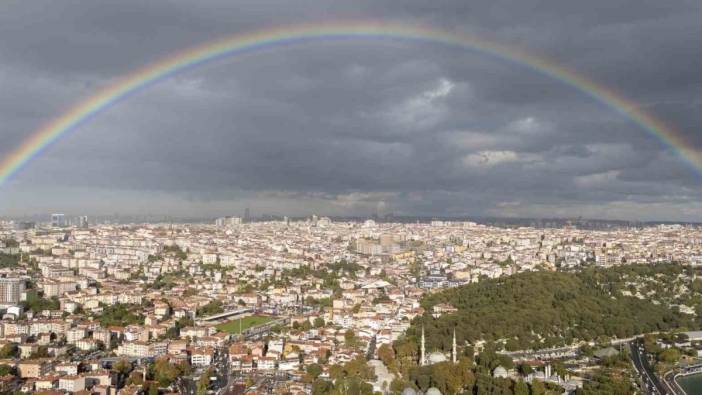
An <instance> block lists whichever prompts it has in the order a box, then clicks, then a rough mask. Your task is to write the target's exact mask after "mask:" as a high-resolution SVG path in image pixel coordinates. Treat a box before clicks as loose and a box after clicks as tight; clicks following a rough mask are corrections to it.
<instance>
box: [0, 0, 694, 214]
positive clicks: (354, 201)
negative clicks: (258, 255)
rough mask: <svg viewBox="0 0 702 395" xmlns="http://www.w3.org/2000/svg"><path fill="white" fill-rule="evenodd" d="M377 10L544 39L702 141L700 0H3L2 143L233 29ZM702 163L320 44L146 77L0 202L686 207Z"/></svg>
mask: <svg viewBox="0 0 702 395" xmlns="http://www.w3.org/2000/svg"><path fill="white" fill-rule="evenodd" d="M369 18H370V19H376V20H378V19H379V20H388V21H394V22H404V23H408V24H421V25H428V26H432V27H436V28H441V29H445V30H455V31H465V32H469V33H471V34H475V35H477V36H481V37H485V38H488V39H491V40H495V41H498V42H501V43H504V44H507V45H512V46H516V47H519V48H521V49H522V50H524V51H526V52H531V53H538V54H544V55H545V56H547V57H548V58H550V59H552V60H554V61H555V62H557V63H559V64H562V65H565V66H567V67H568V68H570V69H572V70H576V71H578V72H580V73H582V74H584V75H586V76H588V77H589V78H591V79H593V80H595V81H597V82H599V83H600V84H602V85H605V86H608V87H610V88H612V89H614V90H615V91H618V92H620V93H621V94H622V95H624V96H626V97H629V98H631V99H633V100H634V101H636V102H637V103H638V104H639V105H640V106H641V108H643V109H645V110H646V111H648V112H650V113H652V114H655V116H657V117H658V118H659V119H661V120H662V121H664V122H665V123H667V124H669V125H671V126H674V127H675V128H677V129H679V130H680V131H681V132H682V133H683V134H684V135H685V136H687V140H688V142H689V144H690V145H692V146H696V147H697V148H700V149H702V133H701V132H700V129H699V126H700V125H702V23H700V21H702V2H700V1H699V0H690V1H675V0H666V1H661V0H650V1H649V0H632V1H615V0H596V1H577V2H571V1H562V0H549V1H531V0H519V1H517V0H512V1H500V0H497V1H496V0H485V1H475V0H471V1H466V0H456V1H449V0H432V1H427V0H406V1H396V0H393V1H383V0H353V1H349V0H343V1H330V0H318V1H317V0H314V1H313V0H296V1H289V0H284V1H267V0H250V1H232V0H226V1H225V0H222V1H190V0H187V1H186V0H184V1H156V0H150V1H148V2H145V1H142V0H121V1H112V2H102V1H101V2H96V1H89V2H86V1H71V0H62V1H55V0H46V1H40V0H31V1H26V0H17V1H10V0H8V1H5V2H3V6H2V12H0V156H2V155H6V154H7V153H8V152H11V151H12V150H13V149H15V148H16V147H17V146H18V145H19V144H20V143H21V142H22V141H23V139H25V138H26V137H27V136H29V135H30V134H31V133H32V131H34V130H36V129H37V128H38V127H40V126H41V125H42V124H43V123H45V122H47V121H49V120H51V119H52V118H54V117H56V116H58V115H60V114H61V113H62V111H64V110H66V109H68V108H70V107H71V106H72V105H73V104H75V103H77V102H79V101H81V100H82V99H85V98H87V97H90V96H91V95H92V94H94V93H95V92H96V90H97V89H99V88H100V87H102V86H105V85H107V84H109V82H110V81H112V80H114V79H116V78H118V77H119V76H122V75H125V74H128V73H130V72H131V71H133V70H135V69H137V68H139V67H142V66H144V65H147V64H149V63H150V62H153V61H156V60H158V59H160V58H161V57H163V56H166V55H169V54H172V53H175V52H178V51H180V50H182V49H185V48H188V47H191V46H193V45H197V44H200V43H203V42H207V41H208V40H212V39H216V38H219V37H222V36H227V35H232V34H235V33H238V32H241V33H243V32H248V31H251V30H258V29H264V28H267V27H275V26H279V25H288V24H294V23H302V22H315V21H319V22H324V21H329V20H333V19H334V20H335V19H341V20H344V19H350V20H356V19H369ZM701 197H702V177H700V176H699V174H697V172H696V171H695V170H693V169H691V168H690V167H689V165H686V164H685V162H684V161H683V160H681V159H680V158H679V157H678V156H677V154H676V153H675V152H673V151H671V150H670V149H669V148H667V147H666V146H664V145H663V144H662V143H661V142H660V141H658V140H657V139H656V138H655V137H653V136H651V135H650V134H648V133H647V132H646V131H645V130H643V129H642V128H641V127H640V126H638V125H636V124H634V123H633V122H631V121H630V120H628V119H626V118H625V117H624V116H623V115H622V114H621V113H619V112H617V111H614V110H613V109H611V108H608V107H606V106H604V105H603V104H601V103H598V102H596V101H594V100H593V99H591V98H590V97H587V96H585V95H583V94H582V93H580V92H578V91H576V90H574V89H573V88H571V87H569V86H565V85H563V84H562V83H560V82H557V81H554V80H551V79H549V78H547V77H545V76H543V75H540V74H537V73H535V72H533V71H532V70H530V69H528V68H526V67H523V66H519V65H516V64H512V63H506V62H504V61H501V60H498V59H495V58H491V57H489V56H486V55H484V54H480V53H476V52H466V51H462V50H458V49H456V48H449V47H443V46H441V45H436V44H427V43H416V42H414V43H413V42H387V41H377V40H376V41H368V40H365V41H364V40H358V41H355V40H354V41H343V42H340V41H327V42H324V41H318V42H315V43H308V44H305V45H303V46H289V47H278V48H276V49H274V50H267V51H261V52H258V53H255V54H249V55H246V56H242V57H231V58H228V59H224V60H222V61H218V62H216V63H211V64H208V65H206V66H204V67H200V68H196V69H192V70H189V71H187V72H185V73H181V74H179V75H177V76H175V77H173V78H171V79H168V80H165V81H163V82H161V83H159V84H157V85H154V86H153V87H151V88H149V89H148V90H145V91H143V92H141V93H139V94H138V95H135V96H133V97H132V98H130V99H129V100H126V101H124V102H121V103H120V104H118V105H117V106H115V107H113V108H111V109H109V111H107V112H104V113H102V114H101V115H99V116H98V117H96V118H94V119H93V120H91V121H90V122H89V123H86V124H84V125H83V126H81V127H80V128H79V129H77V130H75V131H74V132H73V133H71V134H70V136H68V137H66V138H63V139H62V140H60V141H59V142H58V143H57V144H55V145H54V146H52V147H51V148H50V149H49V150H47V151H46V152H45V153H44V154H43V155H42V156H41V157H39V158H38V159H36V160H34V161H33V162H31V163H30V164H29V166H27V167H26V168H25V169H24V170H23V171H22V172H21V173H19V174H18V176H17V177H15V178H14V179H13V180H12V181H11V182H9V183H7V184H6V185H4V186H2V187H0V215H6V216H19V215H27V214H38V213H50V212H54V211H58V212H66V213H70V214H76V215H77V214H88V215H96V214H111V213H122V214H154V215H171V216H188V217H193V216H219V215H225V214H234V215H241V214H242V212H243V208H244V207H250V208H251V210H252V212H253V213H254V214H260V213H271V214H281V215H286V214H287V215H303V214H312V213H317V214H328V215H371V214H373V213H374V212H376V211H378V212H380V213H381V214H384V213H391V212H392V213H395V214H404V215H426V216H532V217H576V216H584V217H589V218H604V219H608V218H609V219H643V220H686V221H687V220H694V221H700V220H702V203H700V198H701Z"/></svg>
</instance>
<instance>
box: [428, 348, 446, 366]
mask: <svg viewBox="0 0 702 395" xmlns="http://www.w3.org/2000/svg"><path fill="white" fill-rule="evenodd" d="M439 362H446V355H444V354H443V353H440V352H438V351H437V352H433V353H431V354H429V363H430V364H432V365H433V364H435V363H439Z"/></svg>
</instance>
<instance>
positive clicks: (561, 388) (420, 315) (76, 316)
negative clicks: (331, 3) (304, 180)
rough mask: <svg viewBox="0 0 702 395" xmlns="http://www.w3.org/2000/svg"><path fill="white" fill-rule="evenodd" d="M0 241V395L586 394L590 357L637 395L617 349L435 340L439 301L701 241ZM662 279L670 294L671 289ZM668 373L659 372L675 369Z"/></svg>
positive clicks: (227, 222)
mask: <svg viewBox="0 0 702 395" xmlns="http://www.w3.org/2000/svg"><path fill="white" fill-rule="evenodd" d="M0 240H3V241H2V242H1V244H0V251H1V253H2V255H0V256H1V257H2V261H1V262H2V265H1V266H2V269H1V271H2V278H0V303H1V304H2V306H3V311H4V314H3V316H2V321H1V324H0V335H1V336H2V340H1V343H0V358H2V359H1V360H0V373H4V376H2V377H0V386H2V388H3V391H4V392H24V393H30V392H31V393H34V392H44V393H81V394H83V393H86V394H87V393H93V394H115V393H120V394H136V393H149V394H155V393H184V394H185V393H188V394H189V393H202V394H204V393H208V391H211V392H212V393H214V392H216V393H222V394H224V393H232V394H233V393H294V394H297V393H330V392H334V391H337V392H338V390H339V387H338V386H339V385H340V384H339V383H343V385H345V386H352V387H353V388H355V390H354V391H356V392H353V393H372V392H381V393H400V392H402V391H405V390H407V391H415V392H414V393H416V392H417V391H420V392H421V391H424V392H426V394H429V393H434V392H430V391H431V390H432V389H433V390H436V391H439V392H442V391H443V392H449V393H459V392H462V391H463V390H461V388H463V389H467V388H473V387H474V386H475V388H493V390H495V391H497V390H496V388H502V389H500V391H503V392H481V393H515V394H521V393H524V392H520V391H523V390H524V388H526V391H527V392H526V393H534V394H536V393H540V392H539V391H540V388H542V387H543V391H544V392H541V393H563V392H569V393H570V392H576V391H581V392H582V393H588V392H583V391H587V386H588V385H590V384H587V383H588V382H590V381H593V379H591V378H588V375H589V374H590V371H591V370H592V369H597V366H599V365H598V364H599V363H601V361H602V360H605V359H606V360H608V361H609V362H607V363H608V365H607V368H608V369H610V368H612V367H617V366H618V367H619V368H620V369H621V372H623V373H622V374H623V375H625V376H627V377H625V380H624V382H625V383H624V384H621V383H619V384H621V385H626V386H629V387H626V388H630V386H633V385H641V386H644V388H645V386H646V383H645V382H639V381H640V380H637V379H636V377H635V376H636V372H635V371H633V370H632V369H631V367H630V366H629V365H628V364H627V362H626V361H628V357H626V356H625V355H624V354H623V353H622V351H621V346H618V345H619V344H623V343H622V342H623V341H630V340H631V339H617V338H616V336H605V337H606V338H605V337H603V336H602V335H593V336H591V337H592V338H588V339H584V338H581V339H579V338H572V337H570V340H569V341H567V342H564V343H563V344H546V343H545V339H546V338H542V340H541V341H542V345H543V347H541V346H538V347H537V346H530V347H529V348H528V349H518V347H517V346H515V344H517V345H518V346H519V345H523V344H524V343H522V344H519V343H514V342H512V343H513V344H511V345H510V341H502V340H501V339H499V338H498V337H495V336H492V335H491V336H488V335H486V334H485V333H477V334H476V333H472V334H471V335H470V336H472V337H468V336H467V335H466V333H467V332H466V331H465V330H464V328H465V326H466V325H470V323H469V324H464V323H462V321H461V323H460V324H451V325H454V326H453V327H450V328H449V329H445V330H444V331H443V332H440V333H443V335H441V334H439V332H437V328H439V327H440V325H443V324H442V323H444V322H446V321H445V320H446V319H448V320H449V321H450V322H454V321H452V320H453V318H452V317H462V315H461V314H466V312H465V310H463V309H465V308H469V307H465V306H462V305H461V303H463V302H457V303H453V302H450V300H451V299H450V298H444V299H441V298H442V296H441V295H443V294H444V293H445V292H446V291H447V290H450V289H454V288H456V289H457V287H459V288H460V287H465V286H468V285H470V284H476V283H477V284H487V285H488V286H489V284H490V282H491V281H492V282H494V281H498V280H499V279H501V278H504V277H506V276H519V275H520V274H521V273H526V272H563V273H569V272H578V271H579V270H580V269H582V268H586V267H587V268H595V269H598V268H608V267H623V266H624V265H645V266H652V265H653V266H655V265H659V264H664V263H672V265H673V266H674V267H677V268H693V269H691V270H695V269H694V267H696V266H698V265H700V264H701V263H702V230H701V229H699V228H697V227H692V226H682V225H658V226H648V227H637V228H622V227H618V228H612V229H609V230H583V229H578V228H576V227H573V226H565V227H561V228H532V227H497V226H489V225H480V224H477V223H472V222H449V221H447V222H444V221H432V222H430V223H415V224H400V223H376V222H375V221H374V220H366V221H364V222H334V221H332V220H330V219H329V218H326V217H322V218H317V217H316V216H315V217H312V218H308V219H305V220H298V221H290V220H287V219H286V220H284V221H268V222H247V221H243V220H242V219H240V218H231V217H227V218H220V219H218V220H217V221H216V222H215V224H212V225H210V224H141V225H122V224H95V225H89V224H88V221H87V218H81V219H80V220H79V221H75V223H73V224H69V223H68V221H66V220H65V219H64V218H63V216H58V215H55V216H54V217H53V218H52V223H48V224H38V225H37V224H27V223H16V222H3V223H2V227H1V228H0ZM666 270H668V269H666ZM675 270H678V269H675ZM675 270H674V273H673V274H675V275H671V276H672V277H670V278H671V280H670V281H674V279H676V278H682V277H680V276H681V275H682V272H678V271H675ZM680 270H683V269H680ZM666 273H669V271H662V272H661V274H660V275H667V274H666ZM671 273H672V272H671ZM564 275H567V274H564ZM620 275H621V276H624V274H621V273H620ZM626 275H627V276H633V274H631V273H630V274H626ZM656 276H658V275H656ZM676 276H677V277H676ZM515 278H519V277H515ZM628 278H630V281H629V283H628V284H629V285H628V286H627V288H626V289H625V290H621V291H618V292H619V293H618V295H623V294H626V296H625V297H626V298H632V299H635V298H637V297H638V298H639V299H640V300H643V299H647V298H648V297H649V296H647V294H646V293H645V292H647V290H646V289H644V288H643V286H644V285H645V283H644V282H642V281H639V280H636V277H628ZM659 278H660V276H659ZM686 278H687V277H686ZM690 278H692V277H690ZM566 280H567V279H566ZM693 280H694V278H693ZM529 281H532V280H529ZM534 281H536V280H534ZM549 281H552V283H553V281H555V280H553V279H551V280H549ZM547 284H548V283H547ZM670 284H672V282H671V283H670ZM681 286H684V287H686V288H693V287H695V286H697V283H696V282H694V281H693V282H690V283H684V284H683V285H681ZM547 287H548V286H547ZM461 289H462V288H461ZM681 294H684V292H681ZM432 295H434V296H436V297H433V296H432ZM476 295H477V294H476ZM661 295H662V294H661ZM430 296H432V297H430ZM427 297H430V298H429V299H427ZM530 297H531V296H530ZM437 298H438V299H437ZM425 300H427V302H426V303H425V302H424V301H425ZM476 300H477V299H476ZM697 302H698V301H697V300H696V299H695V298H690V299H689V300H687V299H686V300H683V301H681V300H678V299H675V300H673V299H670V300H663V301H662V303H663V304H668V305H670V306H669V307H671V308H672V307H673V304H674V305H675V306H674V307H675V310H674V311H675V314H678V315H680V317H682V318H680V320H681V321H680V322H683V321H682V320H684V319H687V318H685V317H688V318H689V319H690V320H692V321H690V322H693V321H694V317H695V316H696V315H697V314H700V312H702V305H696V304H695V303H697ZM427 303H429V304H427ZM476 303H477V302H476ZM657 303H660V302H657ZM686 303H687V304H686ZM454 304H455V305H454ZM666 308H668V306H666ZM664 313H665V312H664ZM465 319H466V320H467V322H470V320H471V316H470V313H468V316H467V318H465ZM667 322H672V321H670V320H668V321H667ZM676 322H677V321H676ZM685 322H688V321H685ZM420 323H421V324H420ZM418 325H421V329H420V326H418ZM425 325H426V326H427V331H428V332H427V333H428V334H431V335H432V336H433V337H432V338H430V339H428V340H427V339H426V338H425V329H424V326H425ZM681 325H682V324H681ZM692 325H694V324H692ZM671 326H672V325H671ZM475 327H476V328H477V327H478V325H475ZM667 329H675V328H673V327H671V328H667ZM420 331H421V332H420ZM652 332H653V331H652ZM457 333H458V336H457ZM536 335H539V334H538V333H537V334H536ZM544 335H545V334H544ZM630 335H643V333H635V334H632V333H627V336H629V337H630ZM437 336H438V337H437ZM442 336H443V337H442ZM457 338H458V340H457ZM515 339H516V340H519V339H518V338H515ZM507 340H509V339H507ZM693 340H694V339H693ZM522 341H523V339H522ZM647 341H649V342H652V344H655V343H656V342H658V343H659V347H663V348H666V346H665V344H675V343H676V342H672V343H671V342H668V343H666V342H665V339H656V338H654V339H648V340H647ZM603 342H604V343H603ZM685 342H687V344H686V345H685V344H683V345H679V346H677V347H678V348H676V350H678V349H679V350H683V352H687V354H686V355H690V357H694V358H696V357H697V356H698V353H702V351H697V352H695V351H694V350H695V348H694V346H695V344H698V343H697V342H696V341H694V342H690V340H682V339H678V340H677V343H685ZM537 343H538V342H537ZM693 343H694V344H693ZM600 346H601V347H600ZM605 346H606V347H605ZM559 347H560V348H559ZM598 347H600V348H601V349H598ZM648 348H649V351H650V350H652V349H653V348H654V346H652V345H650V344H649V346H648ZM663 348H661V350H663ZM685 350H687V351H685ZM690 350H692V351H693V352H690ZM652 352H654V351H652ZM676 352H677V351H676ZM668 357H669V360H667V363H668V364H669V365H668V367H667V368H666V371H668V370H670V369H672V368H673V367H675V366H676V365H675V364H676V363H678V362H679V360H680V358H681V355H676V356H675V358H673V359H674V360H671V359H670V356H668ZM621 358H624V359H623V361H624V362H621V361H620V362H617V360H619V359H621ZM610 359H611V361H610ZM689 362H690V363H692V362H693V360H690V361H689ZM444 365H450V366H449V367H447V368H446V369H449V370H450V369H454V368H456V369H458V368H460V369H464V371H466V372H469V373H470V377H469V378H466V379H465V380H464V381H461V382H459V383H458V384H449V383H444V382H441V381H440V380H439V379H438V378H437V377H438V376H439V373H437V371H433V370H432V369H437V368H436V367H437V366H444ZM482 365H484V366H483V367H484V368H485V369H487V370H486V371H487V372H488V377H487V378H484V377H483V376H484V374H483V376H481V374H482V373H481V366H482ZM417 369H420V370H417ZM676 369H677V368H676ZM422 372H424V373H422ZM482 372H484V371H482ZM661 373H664V372H661ZM628 376H631V377H630V378H629V377H628ZM481 380H483V381H481ZM484 380H489V382H485V381H484ZM594 381H596V380H594ZM430 385H431V388H429V387H430ZM602 385H605V384H602ZM481 386H482V387H481ZM437 387H440V388H437ZM349 393H352V392H349ZM402 393H403V394H404V393H409V392H402ZM579 393H580V392H579Z"/></svg>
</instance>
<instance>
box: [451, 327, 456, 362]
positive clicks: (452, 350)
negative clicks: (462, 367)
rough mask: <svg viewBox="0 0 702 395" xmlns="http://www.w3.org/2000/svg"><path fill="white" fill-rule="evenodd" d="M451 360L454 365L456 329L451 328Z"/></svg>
mask: <svg viewBox="0 0 702 395" xmlns="http://www.w3.org/2000/svg"><path fill="white" fill-rule="evenodd" d="M451 359H452V361H453V363H456V359H457V354H456V328H453V345H452V346H451Z"/></svg>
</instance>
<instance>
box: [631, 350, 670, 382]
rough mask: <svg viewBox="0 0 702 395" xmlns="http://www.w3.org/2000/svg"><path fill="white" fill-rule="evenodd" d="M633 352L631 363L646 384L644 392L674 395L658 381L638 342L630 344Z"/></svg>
mask: <svg viewBox="0 0 702 395" xmlns="http://www.w3.org/2000/svg"><path fill="white" fill-rule="evenodd" d="M629 349H630V351H631V361H632V362H633V363H634V368H635V369H636V373H637V374H638V376H639V378H640V379H641V382H643V384H644V388H642V390H643V391H644V393H646V394H649V395H669V394H674V393H672V392H670V391H669V390H667V389H666V387H664V386H663V384H662V383H661V382H660V380H659V379H658V376H656V374H655V373H654V372H653V369H652V368H651V365H650V363H649V362H648V357H647V355H646V352H645V351H644V350H643V348H640V347H639V343H638V342H635V341H634V342H631V343H629Z"/></svg>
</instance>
